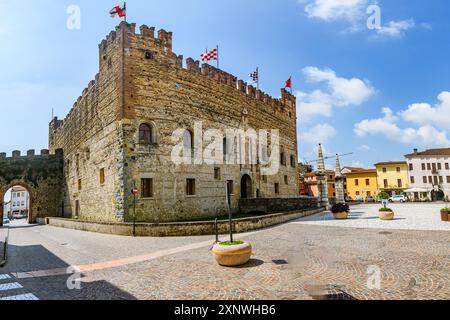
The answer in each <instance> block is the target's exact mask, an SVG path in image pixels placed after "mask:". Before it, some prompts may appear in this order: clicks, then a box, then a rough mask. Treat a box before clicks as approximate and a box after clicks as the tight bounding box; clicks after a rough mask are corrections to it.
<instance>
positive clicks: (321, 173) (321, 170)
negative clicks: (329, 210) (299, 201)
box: [315, 144, 329, 206]
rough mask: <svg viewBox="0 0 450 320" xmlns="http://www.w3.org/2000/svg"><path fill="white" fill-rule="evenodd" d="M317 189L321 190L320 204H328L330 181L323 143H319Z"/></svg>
mask: <svg viewBox="0 0 450 320" xmlns="http://www.w3.org/2000/svg"><path fill="white" fill-rule="evenodd" d="M315 173H316V179H317V189H318V192H319V206H328V204H329V202H328V181H327V176H326V172H325V159H324V157H323V151H322V145H321V144H319V148H318V156H317V170H316V172H315Z"/></svg>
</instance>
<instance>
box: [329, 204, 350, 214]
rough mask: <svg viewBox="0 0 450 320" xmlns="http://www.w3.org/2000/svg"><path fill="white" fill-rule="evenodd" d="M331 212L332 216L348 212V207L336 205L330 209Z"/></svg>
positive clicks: (346, 205)
mask: <svg viewBox="0 0 450 320" xmlns="http://www.w3.org/2000/svg"><path fill="white" fill-rule="evenodd" d="M331 212H332V213H334V214H336V213H341V212H350V207H349V205H348V204H345V203H337V204H335V205H333V206H332V207H331Z"/></svg>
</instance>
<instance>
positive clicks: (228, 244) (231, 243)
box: [219, 241, 244, 246]
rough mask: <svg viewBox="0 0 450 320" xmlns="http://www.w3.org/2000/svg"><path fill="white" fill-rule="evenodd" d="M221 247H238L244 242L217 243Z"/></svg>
mask: <svg viewBox="0 0 450 320" xmlns="http://www.w3.org/2000/svg"><path fill="white" fill-rule="evenodd" d="M219 244H220V245H221V246H238V245H241V244H244V241H224V242H220V243H219Z"/></svg>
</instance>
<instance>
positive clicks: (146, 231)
mask: <svg viewBox="0 0 450 320" xmlns="http://www.w3.org/2000/svg"><path fill="white" fill-rule="evenodd" d="M323 210H324V209H323V208H319V209H314V210H307V211H297V212H288V213H275V214H270V215H264V216H255V217H251V218H241V219H235V220H233V223H234V231H235V232H236V233H243V232H249V231H254V230H259V229H264V228H268V227H272V226H275V225H279V224H283V223H286V222H289V221H292V220H296V219H299V218H302V217H306V216H310V215H313V214H316V213H320V212H322V211H323ZM47 222H48V224H49V225H51V226H54V227H60V228H67V229H74V230H81V231H89V232H97V233H105V234H114V235H121V236H131V235H132V234H133V224H132V223H119V222H118V223H101V222H87V221H77V220H73V219H64V218H50V217H49V218H47ZM218 229H219V234H226V233H228V232H229V222H228V221H227V220H221V221H219V222H218ZM213 234H215V231H214V221H199V222H169V223H137V224H136V235H137V236H140V237H176V236H199V235H213Z"/></svg>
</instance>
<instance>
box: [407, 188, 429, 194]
mask: <svg viewBox="0 0 450 320" xmlns="http://www.w3.org/2000/svg"><path fill="white" fill-rule="evenodd" d="M415 192H431V189H427V188H412V189H408V190H405V193H415Z"/></svg>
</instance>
